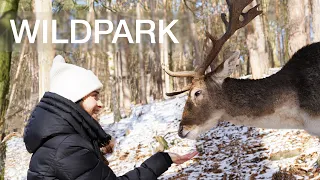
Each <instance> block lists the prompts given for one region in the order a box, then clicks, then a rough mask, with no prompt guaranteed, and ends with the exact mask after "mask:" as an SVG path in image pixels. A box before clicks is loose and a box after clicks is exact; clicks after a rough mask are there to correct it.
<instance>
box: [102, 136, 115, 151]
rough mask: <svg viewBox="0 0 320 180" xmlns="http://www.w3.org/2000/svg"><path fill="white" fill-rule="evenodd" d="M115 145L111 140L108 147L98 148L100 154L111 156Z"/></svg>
mask: <svg viewBox="0 0 320 180" xmlns="http://www.w3.org/2000/svg"><path fill="white" fill-rule="evenodd" d="M115 144H116V140H115V139H114V138H112V139H111V141H110V142H109V144H108V145H106V146H104V147H102V148H100V151H101V152H102V154H103V155H106V154H111V153H113V149H114V146H115Z"/></svg>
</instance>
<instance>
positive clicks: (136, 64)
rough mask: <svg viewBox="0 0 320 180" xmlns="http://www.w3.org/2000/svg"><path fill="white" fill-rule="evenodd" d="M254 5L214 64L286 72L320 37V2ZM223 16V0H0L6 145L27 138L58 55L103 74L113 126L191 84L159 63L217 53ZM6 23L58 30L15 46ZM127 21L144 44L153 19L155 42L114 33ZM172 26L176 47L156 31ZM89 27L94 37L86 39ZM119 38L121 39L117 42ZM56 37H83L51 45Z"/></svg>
mask: <svg viewBox="0 0 320 180" xmlns="http://www.w3.org/2000/svg"><path fill="white" fill-rule="evenodd" d="M257 4H260V6H259V10H261V11H262V14H261V15H259V16H257V17H256V18H255V19H253V20H252V22H250V23H249V24H248V25H247V26H245V27H244V28H241V29H239V30H238V31H236V33H235V34H234V35H233V36H232V37H231V38H230V39H229V40H228V42H227V43H226V44H225V45H224V46H223V48H222V50H221V52H220V53H219V55H218V57H217V58H216V59H215V60H214V62H213V63H215V64H219V62H221V61H222V60H223V59H225V58H227V56H228V54H229V52H231V51H235V50H239V51H240V62H241V64H240V66H239V67H237V70H236V71H235V72H234V73H233V74H232V76H233V77H241V76H246V75H250V77H251V78H253V79H259V78H262V77H265V76H266V75H268V74H269V73H270V72H269V71H270V70H272V68H279V67H282V66H283V65H284V64H285V63H286V62H287V61H289V60H290V57H291V56H292V55H293V54H294V53H295V52H296V51H297V50H298V49H300V48H301V47H303V46H305V45H307V44H311V43H313V42H318V41H319V40H320V8H319V7H320V1H319V0H274V1H267V0H253V2H252V3H251V5H250V6H251V7H254V6H255V5H257ZM249 8H250V7H249ZM221 13H228V6H227V4H226V2H225V1H224V0H127V1H125V0H105V1H103V0H53V1H50V0H1V1H0V140H2V139H3V138H4V137H5V136H6V135H8V134H10V133H12V132H16V133H23V128H24V125H25V123H26V120H27V119H28V117H29V115H30V112H31V111H32V109H33V108H34V106H35V105H36V104H37V103H38V101H39V99H40V98H41V97H42V96H43V94H44V92H46V91H47V90H48V88H49V87H48V86H49V71H50V67H51V64H52V60H53V58H54V56H55V55H58V54H59V55H62V56H63V57H64V58H65V59H66V61H67V62H69V63H72V64H76V65H79V66H82V67H85V68H87V69H90V70H92V71H93V72H94V73H95V74H96V75H97V76H98V77H99V79H100V80H101V82H103V85H104V88H103V90H102V92H101V93H100V94H101V99H102V102H103V103H104V110H103V112H101V114H107V113H110V112H113V116H114V119H115V121H119V120H120V119H121V118H124V117H128V116H129V115H130V113H131V107H132V106H134V105H137V104H148V103H152V102H154V101H161V100H164V99H168V98H170V97H168V96H166V94H165V93H166V92H171V91H173V90H177V89H181V88H182V87H184V86H185V85H187V84H188V83H189V82H190V81H191V79H189V78H172V77H170V76H169V75H167V74H166V73H165V72H164V71H163V66H166V67H169V69H171V70H172V71H192V70H194V69H195V68H197V66H199V64H201V62H202V61H203V60H204V59H205V57H206V56H207V55H208V52H209V51H210V49H211V41H210V37H209V36H206V32H208V33H210V34H211V35H212V37H215V38H219V37H220V36H221V35H222V34H223V33H224V32H225V31H226V27H225V26H224V24H223V21H222V19H221ZM227 15H228V14H227ZM10 19H15V23H16V26H17V29H18V30H19V28H20V27H21V26H22V24H23V22H24V20H28V22H29V24H30V31H33V30H34V28H36V27H39V26H40V27H42V26H41V25H42V24H41V23H40V21H42V22H43V21H44V20H45V21H46V22H53V21H52V20H55V22H56V24H55V25H56V26H55V27H54V24H53V23H48V24H47V27H46V28H39V29H37V37H36V38H35V42H34V43H32V42H30V41H29V39H30V38H28V36H27V35H26V32H25V33H24V35H23V36H22V37H21V42H20V43H15V41H14V36H13V34H14V32H13V31H12V28H11V26H10ZM72 20H85V21H86V22H88V23H89V24H90V26H89V27H88V26H86V25H78V26H77V28H74V31H75V32H73V33H72V32H71V31H72V23H71V22H72ZM98 20H108V21H110V22H112V24H113V26H114V27H113V31H109V29H108V28H110V27H108V26H106V24H100V25H99V23H98V26H99V28H101V31H100V32H102V31H104V33H101V34H97V33H94V32H95V30H94V28H95V24H97V21H98ZM121 20H125V22H126V24H127V26H128V27H127V28H128V30H129V31H130V34H131V36H132V38H133V39H134V40H136V38H137V36H139V38H140V34H139V33H137V30H139V29H136V21H137V20H151V21H153V22H154V25H155V27H153V29H154V31H153V32H154V35H155V38H153V39H156V42H155V43H154V42H153V41H152V36H151V35H145V34H141V39H140V41H141V42H140V43H130V38H128V36H126V35H125V34H126V31H127V30H126V28H124V29H120V28H116V27H120V26H119V23H120V22H123V21H121ZM173 20H178V21H177V22H176V23H175V25H172V26H171V31H172V34H174V36H175V37H176V38H177V40H178V41H179V43H175V42H174V40H173V38H172V36H171V35H169V33H168V34H167V36H163V42H162V43H160V42H159V41H158V39H161V37H162V35H163V32H161V28H160V27H162V29H163V28H164V27H166V26H168V25H169V24H170V23H171V22H172V21H173ZM36 22H39V24H38V25H37V26H35V25H36V24H37V23H36ZM160 22H162V23H160ZM40 24H41V25H40ZM108 24H109V25H110V23H108ZM140 25H141V29H144V30H148V29H151V28H152V25H151V24H140ZM53 27H54V28H53ZM73 27H74V24H73ZM88 28H91V29H90V30H91V31H90V32H92V33H91V36H89V37H88V36H87V35H88V34H87V30H88ZM116 29H117V30H116ZM118 29H119V30H118ZM70 30H71V31H70ZM52 31H54V33H52ZM106 31H109V32H108V33H106ZM16 33H17V32H16ZM116 33H118V35H119V34H120V33H121V36H119V37H118V38H117V41H116V43H115V42H113V37H114V36H115V34H116ZM44 34H49V36H48V37H47V36H44ZM51 34H52V36H50V35H51ZM106 34H108V35H106ZM53 36H54V37H55V38H57V39H59V40H62V39H65V40H66V39H72V38H74V39H84V38H87V41H85V42H84V43H72V42H70V41H68V42H67V43H53V42H52V39H54V38H53ZM95 36H100V37H98V38H97V37H95ZM96 39H98V42H99V43H95V40H96ZM46 42H48V43H46ZM206 72H210V67H209V68H208V70H207V71H206ZM1 148H4V147H2V146H1ZM0 159H2V158H0ZM0 167H1V165H0Z"/></svg>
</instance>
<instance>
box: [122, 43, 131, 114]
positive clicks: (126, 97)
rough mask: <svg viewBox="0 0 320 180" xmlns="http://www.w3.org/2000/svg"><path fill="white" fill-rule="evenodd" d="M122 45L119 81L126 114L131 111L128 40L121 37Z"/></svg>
mask: <svg viewBox="0 0 320 180" xmlns="http://www.w3.org/2000/svg"><path fill="white" fill-rule="evenodd" d="M122 42H123V43H122V44H123V46H122V47H121V50H120V52H121V79H122V80H121V82H122V93H123V108H124V111H125V114H126V115H127V116H129V115H130V113H131V107H130V106H131V91H130V85H129V71H128V58H129V54H130V53H129V52H130V48H129V44H128V43H129V42H128V41H127V40H123V39H122Z"/></svg>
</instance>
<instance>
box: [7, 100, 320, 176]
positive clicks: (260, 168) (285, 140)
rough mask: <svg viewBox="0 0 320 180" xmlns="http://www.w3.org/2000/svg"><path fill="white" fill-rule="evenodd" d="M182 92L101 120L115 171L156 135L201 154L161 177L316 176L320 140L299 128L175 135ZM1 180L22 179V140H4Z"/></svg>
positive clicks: (136, 158)
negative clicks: (279, 173) (110, 142)
mask: <svg viewBox="0 0 320 180" xmlns="http://www.w3.org/2000/svg"><path fill="white" fill-rule="evenodd" d="M185 99H186V96H181V97H176V98H174V99H170V100H166V101H162V102H154V103H152V104H148V105H144V106H135V107H134V108H133V111H132V115H131V116H130V117H128V118H126V119H122V120H121V121H120V122H119V123H115V124H113V120H112V115H107V116H104V117H103V118H101V121H100V123H101V124H102V126H103V128H104V129H105V130H106V131H107V132H108V133H109V134H111V135H113V136H114V137H115V138H116V139H117V145H116V148H115V152H114V153H113V154H112V155H110V156H108V160H109V162H110V167H111V168H112V169H113V170H114V172H115V173H116V174H117V175H122V174H124V173H126V172H127V171H129V170H131V169H133V168H134V167H136V166H139V165H140V164H141V163H142V162H143V161H144V160H145V159H147V158H148V157H150V156H151V155H152V154H153V153H155V152H156V150H157V149H159V147H158V146H159V144H158V142H157V141H156V139H155V137H156V136H162V137H164V138H165V140H166V141H167V142H168V145H169V149H168V150H166V151H170V152H175V153H179V154H184V153H187V152H190V151H192V150H194V149H198V150H199V151H200V152H201V153H200V154H199V155H198V156H197V157H195V158H194V159H193V160H190V161H188V162H186V163H185V164H183V165H180V166H177V165H172V166H171V168H170V169H169V170H168V171H167V172H166V173H164V174H163V175H162V176H161V177H160V179H271V177H272V174H274V173H275V172H277V171H279V170H281V171H285V172H288V173H293V174H294V175H295V177H296V178H297V179H320V176H319V173H320V169H318V168H317V165H316V164H317V163H316V162H317V159H318V156H319V153H320V143H319V140H318V138H316V137H312V136H310V135H308V134H307V133H305V132H304V131H301V130H264V129H258V128H251V127H245V126H235V125H232V124H230V123H220V124H219V126H218V127H216V128H213V129H212V130H211V131H209V132H207V133H206V134H204V135H202V136H201V137H200V138H199V139H198V140H196V141H195V140H186V139H181V138H179V137H178V135H177V129H178V124H179V121H180V119H181V114H182V110H183V106H184V103H185ZM6 156H7V159H6V169H5V179H10V180H11V179H12V180H16V179H17V180H18V179H19V180H20V179H26V172H27V168H28V163H29V159H30V157H31V155H30V154H28V153H27V151H26V150H25V147H24V144H23V141H22V139H21V138H12V139H11V140H9V141H8V142H7V153H6Z"/></svg>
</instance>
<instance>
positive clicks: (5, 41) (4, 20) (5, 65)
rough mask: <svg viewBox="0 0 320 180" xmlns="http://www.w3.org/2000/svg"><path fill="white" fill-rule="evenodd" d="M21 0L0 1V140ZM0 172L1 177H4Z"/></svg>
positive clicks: (0, 166)
mask: <svg viewBox="0 0 320 180" xmlns="http://www.w3.org/2000/svg"><path fill="white" fill-rule="evenodd" d="M18 4H19V0H6V1H0V7H1V8H0V140H2V139H3V138H4V135H5V118H4V117H5V113H6V110H7V107H8V99H7V98H6V96H7V94H8V93H9V85H10V65H11V57H12V44H13V34H12V30H11V26H10V19H15V18H16V16H17V11H18ZM4 148H5V146H4V145H3V144H0V152H1V154H0V169H1V171H4V168H3V167H4V158H5V157H4V156H5V150H4ZM3 175H4V173H3V172H0V179H3Z"/></svg>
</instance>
